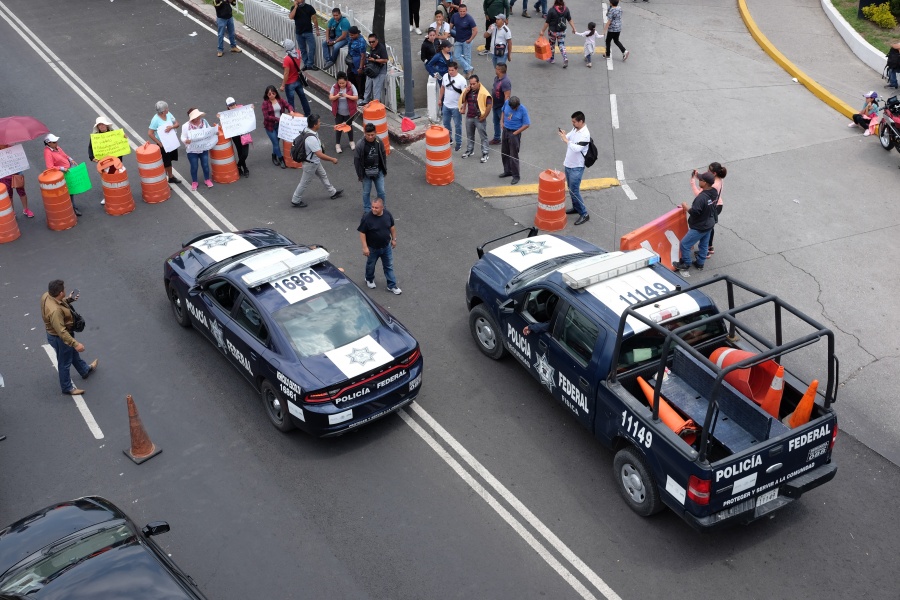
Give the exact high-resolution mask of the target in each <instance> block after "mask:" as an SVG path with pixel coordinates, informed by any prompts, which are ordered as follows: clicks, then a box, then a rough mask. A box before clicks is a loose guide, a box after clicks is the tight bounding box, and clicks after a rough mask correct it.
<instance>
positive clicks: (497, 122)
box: [494, 98, 503, 142]
mask: <svg viewBox="0 0 900 600" xmlns="http://www.w3.org/2000/svg"><path fill="white" fill-rule="evenodd" d="M496 101H497V99H496V98H494V102H496ZM502 115H503V102H501V103H500V106H495V107H494V140H496V141H498V142H499V141H500V118H501V116H502Z"/></svg>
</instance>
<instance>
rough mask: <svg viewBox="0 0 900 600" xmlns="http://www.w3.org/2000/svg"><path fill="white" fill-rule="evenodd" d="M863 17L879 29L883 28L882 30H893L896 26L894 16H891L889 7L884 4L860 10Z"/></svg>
mask: <svg viewBox="0 0 900 600" xmlns="http://www.w3.org/2000/svg"><path fill="white" fill-rule="evenodd" d="M862 11H863V15H864V16H865V17H866V18H867V19H868V20H870V21H872V22H873V23H875V24H876V25H878V26H879V27H883V28H884V29H893V28H894V27H896V26H897V19H896V18H894V15H892V14H891V5H890V4H888V3H887V2H885V3H884V4H877V5H875V4H873V5H872V6H866V7H864V8H863V9H862Z"/></svg>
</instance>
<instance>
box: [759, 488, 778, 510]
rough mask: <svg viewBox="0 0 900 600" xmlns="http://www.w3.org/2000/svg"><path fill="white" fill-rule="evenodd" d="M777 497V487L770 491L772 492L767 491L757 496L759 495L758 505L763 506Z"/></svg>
mask: <svg viewBox="0 0 900 600" xmlns="http://www.w3.org/2000/svg"><path fill="white" fill-rule="evenodd" d="M777 497H778V490H777V489H776V490H772V491H770V492H766V493H765V494H763V495H762V496H757V497H756V507H757V508H759V507H760V506H762V505H763V504H766V503H768V502H771V501H772V500H774V499H775V498H777Z"/></svg>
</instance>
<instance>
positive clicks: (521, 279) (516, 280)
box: [506, 252, 603, 292]
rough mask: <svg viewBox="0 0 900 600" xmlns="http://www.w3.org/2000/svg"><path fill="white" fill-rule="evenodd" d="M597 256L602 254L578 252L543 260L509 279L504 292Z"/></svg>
mask: <svg viewBox="0 0 900 600" xmlns="http://www.w3.org/2000/svg"><path fill="white" fill-rule="evenodd" d="M599 254H603V252H579V253H577V254H567V255H566V256H559V257H557V258H551V259H549V260H545V261H544V262H542V263H538V264H536V265H534V266H533V267H529V268H527V269H525V270H524V271H522V272H521V273H519V274H518V275H516V276H515V277H513V278H512V279H510V280H509V283H507V284H506V291H507V292H510V291H513V290H515V289H517V288H520V287H522V286H525V285H528V284H530V283H533V282H534V281H536V280H538V279H540V278H541V277H545V276H546V275H547V274H548V273H552V272H553V271H555V270H556V269H558V268H560V267H561V266H563V265H565V264H568V263H570V262H573V261H576V260H581V259H582V258H587V257H588V256H597V255H599Z"/></svg>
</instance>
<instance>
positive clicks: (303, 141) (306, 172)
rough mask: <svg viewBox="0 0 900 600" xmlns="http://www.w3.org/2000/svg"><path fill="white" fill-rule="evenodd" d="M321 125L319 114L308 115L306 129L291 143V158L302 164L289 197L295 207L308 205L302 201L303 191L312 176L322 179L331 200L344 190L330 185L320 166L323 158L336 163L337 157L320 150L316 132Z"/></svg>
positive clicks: (320, 146)
mask: <svg viewBox="0 0 900 600" xmlns="http://www.w3.org/2000/svg"><path fill="white" fill-rule="evenodd" d="M321 126H322V121H321V119H320V118H319V115H309V117H308V118H307V119H306V129H305V130H303V131H302V132H301V133H300V135H298V136H297V138H296V139H295V140H294V143H293V144H292V145H291V158H292V159H294V160H295V161H296V162H298V163H302V164H303V175H302V176H301V177H300V183H299V184H297V189H295V190H294V195H293V197H292V198H291V205H293V206H295V207H297V208H306V207H307V206H308V205H307V204H306V202H304V201H303V192H305V191H306V186H308V185H309V182H310V181H312V178H313V177H318V178H319V179H320V180H321V181H322V185H324V186H325V189H327V190H328V193H329V194H330V195H331V196H330V197H331V199H332V200H335V199H337V198H340V197H341V196H342V195H343V193H344V190H339V189H337V188H336V187H334V186H333V185H331V182H330V181H328V174H327V173H326V172H325V167H323V166H322V161H323V160H327V161H329V162H332V163H334V164H337V162H338V159H336V158H332V157H330V156H328V155H327V154H325V153H324V152H322V142H321V141H320V140H319V135H318V133H317V132H318V131H319V127H321Z"/></svg>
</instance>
